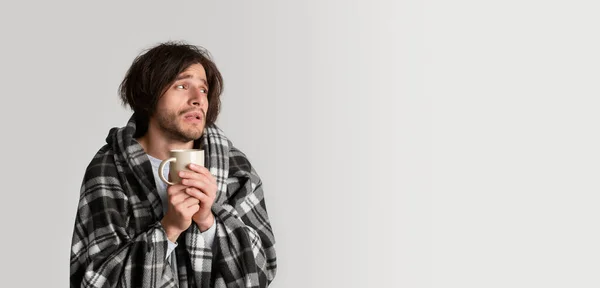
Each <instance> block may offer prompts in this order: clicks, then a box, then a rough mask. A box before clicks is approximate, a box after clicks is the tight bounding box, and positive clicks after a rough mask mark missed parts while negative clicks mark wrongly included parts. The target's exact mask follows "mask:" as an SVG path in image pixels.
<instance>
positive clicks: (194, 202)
mask: <svg viewBox="0 0 600 288" xmlns="http://www.w3.org/2000/svg"><path fill="white" fill-rule="evenodd" d="M186 196H187V198H186V199H185V200H183V202H181V204H179V205H181V206H183V207H185V208H190V207H192V206H198V203H200V200H198V199H196V198H194V197H191V196H188V195H186Z"/></svg>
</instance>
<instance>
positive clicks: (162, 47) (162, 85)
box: [119, 41, 223, 136]
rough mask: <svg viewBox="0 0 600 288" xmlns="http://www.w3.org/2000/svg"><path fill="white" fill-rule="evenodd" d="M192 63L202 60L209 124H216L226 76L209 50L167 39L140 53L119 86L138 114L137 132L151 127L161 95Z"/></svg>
mask: <svg viewBox="0 0 600 288" xmlns="http://www.w3.org/2000/svg"><path fill="white" fill-rule="evenodd" d="M193 64H200V65H202V66H203V67H204V70H205V72H206V78H207V79H206V81H207V82H208V111H207V114H206V125H210V124H213V123H214V122H215V121H216V120H217V117H218V116H219V111H220V106H221V99H220V96H221V93H222V91H223V78H222V76H221V72H219V70H218V69H217V66H216V65H215V63H214V62H213V61H212V57H211V56H210V53H209V52H208V51H207V50H206V49H204V48H202V47H199V46H194V45H189V44H186V43H185V42H181V41H179V42H174V41H169V42H164V43H161V44H159V45H157V46H155V47H153V48H150V49H148V50H146V51H145V53H141V54H140V55H138V56H137V57H136V58H135V60H134V61H133V63H132V64H131V67H129V70H128V71H127V74H126V75H125V78H124V79H123V82H121V85H120V86H119V92H120V95H121V101H122V102H123V105H129V107H130V108H131V109H132V110H133V111H134V112H135V115H136V126H137V128H136V134H137V135H138V136H141V135H143V134H145V133H146V130H147V129H148V122H149V120H150V117H151V116H152V115H153V114H154V112H155V110H156V104H157V103H158V99H159V98H160V97H162V95H163V94H164V93H165V92H166V91H167V88H168V87H169V85H170V84H171V83H172V82H173V81H175V78H176V77H177V75H179V74H180V73H181V72H183V71H184V70H185V69H187V68H188V67H190V66H191V65H193Z"/></svg>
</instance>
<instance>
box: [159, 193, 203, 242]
mask: <svg viewBox="0 0 600 288" xmlns="http://www.w3.org/2000/svg"><path fill="white" fill-rule="evenodd" d="M185 189H189V188H188V187H187V186H185V185H181V184H175V185H172V186H169V187H168V188H167V195H168V197H169V200H168V202H169V206H168V208H167V213H166V214H165V217H163V219H162V220H161V224H162V226H163V228H164V229H165V232H167V238H169V240H170V241H171V242H173V243H175V242H177V238H179V235H180V234H181V233H183V231H185V230H186V229H187V228H188V227H190V225H192V216H194V214H196V212H198V209H200V206H199V205H198V203H199V201H198V199H196V198H194V197H191V196H190V195H188V194H187V193H185Z"/></svg>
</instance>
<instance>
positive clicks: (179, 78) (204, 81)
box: [175, 74, 208, 85]
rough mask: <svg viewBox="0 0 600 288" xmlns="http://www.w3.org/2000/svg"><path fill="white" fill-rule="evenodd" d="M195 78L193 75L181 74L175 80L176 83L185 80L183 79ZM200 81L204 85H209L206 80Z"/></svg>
mask: <svg viewBox="0 0 600 288" xmlns="http://www.w3.org/2000/svg"><path fill="white" fill-rule="evenodd" d="M191 78H194V76H193V75H192V74H181V75H179V76H177V78H175V81H179V80H183V79H191ZM200 81H202V83H204V85H208V83H207V82H206V79H204V78H201V79H200Z"/></svg>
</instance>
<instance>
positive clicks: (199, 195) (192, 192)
mask: <svg viewBox="0 0 600 288" xmlns="http://www.w3.org/2000/svg"><path fill="white" fill-rule="evenodd" d="M185 193H186V194H187V195H189V196H191V197H193V198H196V199H197V200H198V201H200V202H208V201H210V197H209V195H207V194H206V193H204V192H202V191H200V190H198V189H196V188H193V187H190V188H187V189H185Z"/></svg>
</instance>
